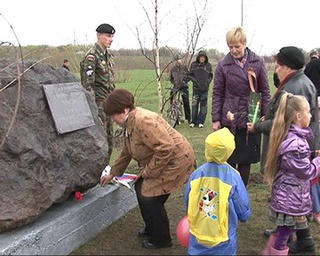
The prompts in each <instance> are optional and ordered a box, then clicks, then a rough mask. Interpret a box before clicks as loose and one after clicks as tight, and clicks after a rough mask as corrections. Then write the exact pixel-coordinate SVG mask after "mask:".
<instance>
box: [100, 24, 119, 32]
mask: <svg viewBox="0 0 320 256" xmlns="http://www.w3.org/2000/svg"><path fill="white" fill-rule="evenodd" d="M96 31H97V32H98V33H106V34H114V33H115V32H116V30H115V29H114V28H113V27H112V26H111V25H109V24H107V23H103V24H101V25H100V26H99V27H97V29H96Z"/></svg>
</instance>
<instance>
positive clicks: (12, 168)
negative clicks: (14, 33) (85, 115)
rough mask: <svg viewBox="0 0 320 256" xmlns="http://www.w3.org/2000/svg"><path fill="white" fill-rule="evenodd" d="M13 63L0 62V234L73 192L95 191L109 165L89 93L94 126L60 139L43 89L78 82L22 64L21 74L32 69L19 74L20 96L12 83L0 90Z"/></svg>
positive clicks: (11, 74) (12, 72)
mask: <svg viewBox="0 0 320 256" xmlns="http://www.w3.org/2000/svg"><path fill="white" fill-rule="evenodd" d="M13 63H14V61H13V60H9V59H0V143H1V142H3V141H4V144H3V145H2V146H0V184H1V185H0V232H4V231H9V230H12V229H15V228H17V227H21V226H24V225H26V224H28V223H31V222H33V221H35V220H36V219H37V218H38V217H39V216H40V215H41V214H42V213H43V212H45V211H46V210H47V209H48V208H49V207H51V206H52V205H53V204H57V203H61V202H64V201H65V200H67V199H68V198H69V197H70V196H72V195H73V193H74V192H75V191H81V192H84V191H86V190H88V189H89V188H91V187H94V186H96V185H97V183H98V182H99V178H100V175H101V171H102V170H103V168H104V167H105V165H106V164H107V162H108V154H107V152H108V144H107V140H106V134H105V132H104V130H103V127H102V126H101V123H100V121H99V119H98V109H97V107H96V105H95V102H94V98H93V96H91V95H90V94H89V93H88V92H85V95H86V98H87V101H88V104H89V107H90V109H91V112H92V115H93V119H94V122H95V124H94V125H93V126H90V127H88V128H83V129H80V130H76V131H72V132H68V133H64V134H58V133H57V131H56V127H55V123H54V119H53V117H52V114H51V112H50V108H49V105H48V102H47V100H46V97H45V93H44V90H43V87H42V85H44V84H56V83H70V82H79V80H78V79H77V78H76V77H75V76H74V75H73V74H72V73H70V72H68V71H66V70H64V69H62V68H59V69H54V68H53V67H51V66H49V65H46V64H41V63H38V64H35V61H33V60H25V61H24V63H23V67H21V66H20V72H22V71H23V70H26V69H28V68H29V67H31V66H33V65H34V66H33V67H32V68H31V69H30V70H28V71H27V72H26V73H25V74H23V75H22V77H21V92H19V90H18V88H19V86H18V82H17V81H15V82H14V83H13V84H12V85H10V86H9V87H8V88H6V89H4V90H2V89H3V88H4V87H5V86H6V85H8V84H9V83H10V82H11V81H12V80H14V79H15V78H16V77H17V75H18V69H17V66H16V64H13ZM19 93H20V96H21V98H20V103H19V107H18V111H17V114H16V116H15V105H16V101H17V98H18V95H19ZM14 116H15V120H14V123H13V126H12V129H11V132H10V133H9V135H8V136H7V137H6V135H7V133H8V130H9V129H10V126H11V122H12V119H13V117H14Z"/></svg>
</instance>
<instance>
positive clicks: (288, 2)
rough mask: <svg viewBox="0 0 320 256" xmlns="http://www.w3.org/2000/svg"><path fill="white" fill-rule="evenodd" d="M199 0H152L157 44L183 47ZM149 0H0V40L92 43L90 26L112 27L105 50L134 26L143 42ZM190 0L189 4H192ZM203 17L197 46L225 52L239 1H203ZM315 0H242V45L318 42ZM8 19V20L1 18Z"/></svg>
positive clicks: (129, 39)
mask: <svg viewBox="0 0 320 256" xmlns="http://www.w3.org/2000/svg"><path fill="white" fill-rule="evenodd" d="M204 2H205V0H158V4H159V22H160V31H159V39H160V42H159V45H160V46H169V47H177V48H179V49H181V50H182V51H183V50H184V49H186V41H187V40H186V37H187V34H188V33H187V31H188V30H187V24H188V25H189V26H191V25H192V24H193V20H194V18H195V16H196V15H195V12H196V11H197V12H198V15H201V14H203V7H204V6H203V3H204ZM153 3H154V0H139V1H138V0H93V1H78V0H77V1H75V0H50V1H49V0H28V1H27V0H1V4H0V14H1V15H0V41H9V42H11V43H13V44H15V45H18V43H17V40H16V39H15V36H14V33H13V31H12V30H11V29H10V26H9V25H8V23H9V24H10V25H11V26H12V28H13V30H14V32H15V34H16V36H17V37H18V40H19V42H20V44H21V45H23V46H25V45H52V46H59V45H66V44H74V43H78V44H90V43H94V42H96V32H95V29H96V28H97V26H98V25H100V24H101V23H109V24H111V25H112V26H113V27H114V28H115V29H116V34H115V36H114V42H113V44H112V46H111V49H119V48H128V49H138V48H139V44H138V40H137V39H136V37H135V36H136V35H137V34H136V27H138V28H139V33H140V37H141V39H142V40H144V42H145V46H146V47H149V48H150V47H151V42H152V38H153V35H152V30H151V28H150V25H149V23H148V21H147V15H146V14H145V12H144V10H143V8H142V5H143V6H144V8H145V10H146V11H147V12H148V14H149V17H150V19H151V21H152V22H154V8H153ZM194 3H195V5H194ZM206 13H207V14H208V17H207V19H206V22H205V24H204V26H203V29H202V31H201V34H200V38H199V42H198V45H197V46H198V47H204V48H206V49H217V50H219V51H220V52H224V53H227V52H228V47H227V45H226V41H225V35H226V32H227V30H228V29H230V28H232V27H237V26H241V20H242V19H241V17H242V16H241V0H208V6H207V8H206ZM319 15H320V0H304V1H298V0H296V1H293V0H243V27H244V28H245V30H246V31H247V37H248V46H249V48H250V49H251V50H253V51H255V52H256V53H258V54H272V53H276V52H277V51H278V50H279V49H280V48H281V47H283V46H289V45H294V46H297V47H300V48H302V49H304V50H306V51H310V50H311V49H313V48H319V47H320V31H319V23H320V22H319ZM7 22H8V23H7Z"/></svg>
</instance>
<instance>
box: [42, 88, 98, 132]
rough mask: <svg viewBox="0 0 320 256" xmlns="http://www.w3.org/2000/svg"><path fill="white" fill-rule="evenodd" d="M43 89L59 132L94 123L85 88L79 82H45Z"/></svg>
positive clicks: (81, 127)
mask: <svg viewBox="0 0 320 256" xmlns="http://www.w3.org/2000/svg"><path fill="white" fill-rule="evenodd" d="M43 89H44V92H45V95H46V98H47V101H48V103H49V107H50V111H51V114H52V116H53V119H54V122H55V126H56V129H57V132H58V133H59V134H63V133H67V132H71V131H75V130H79V129H83V128H87V127H89V126H93V125H94V120H93V116H92V113H91V110H90V107H89V104H88V102H87V98H86V96H85V93H84V88H83V87H82V85H81V84H80V83H79V82H73V83H61V84H45V85H43Z"/></svg>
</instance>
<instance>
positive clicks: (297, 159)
mask: <svg viewBox="0 0 320 256" xmlns="http://www.w3.org/2000/svg"><path fill="white" fill-rule="evenodd" d="M310 120H311V114H310V105H309V103H308V101H307V99H306V98H305V97H304V96H301V95H293V94H291V93H287V92H285V93H283V95H282V96H281V99H280V103H279V108H278V110H277V114H276V116H275V119H274V123H273V126H272V130H271V133H270V145H269V149H268V158H267V161H266V165H265V176H266V180H267V182H268V183H269V184H272V191H271V202H270V213H269V219H270V220H271V221H272V222H274V223H275V224H276V225H277V232H276V233H274V234H272V235H271V236H270V238H269V241H268V243H267V246H266V248H265V249H264V251H263V255H287V254H288V251H289V248H288V247H287V242H288V238H289V237H290V235H291V234H292V233H293V232H294V231H295V230H298V229H305V228H307V227H308V221H307V217H306V216H307V215H309V214H310V213H311V212H312V200H311V194H310V191H311V180H312V179H314V178H315V177H317V176H318V169H319V168H320V157H316V158H314V159H312V160H311V151H310V147H309V144H308V142H307V139H308V138H310V137H313V133H312V131H311V129H310V128H309V127H308V126H309V124H310Z"/></svg>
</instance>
